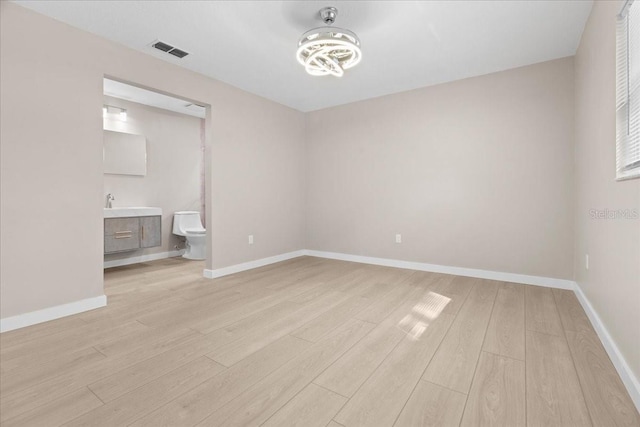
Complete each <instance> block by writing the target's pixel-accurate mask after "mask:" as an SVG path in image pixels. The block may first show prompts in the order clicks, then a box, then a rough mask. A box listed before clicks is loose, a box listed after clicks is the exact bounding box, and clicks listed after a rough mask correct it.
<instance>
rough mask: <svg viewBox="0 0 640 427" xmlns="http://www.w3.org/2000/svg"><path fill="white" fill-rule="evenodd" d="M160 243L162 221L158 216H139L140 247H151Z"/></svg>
mask: <svg viewBox="0 0 640 427" xmlns="http://www.w3.org/2000/svg"><path fill="white" fill-rule="evenodd" d="M161 244H162V221H161V217H159V216H141V217H140V247H141V248H153V247H154V246H160V245H161Z"/></svg>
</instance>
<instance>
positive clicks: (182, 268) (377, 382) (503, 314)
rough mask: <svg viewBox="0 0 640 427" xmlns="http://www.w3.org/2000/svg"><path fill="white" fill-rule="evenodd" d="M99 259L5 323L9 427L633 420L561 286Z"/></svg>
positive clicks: (4, 419)
mask: <svg viewBox="0 0 640 427" xmlns="http://www.w3.org/2000/svg"><path fill="white" fill-rule="evenodd" d="M203 267H204V266H203V264H202V263H201V262H193V261H186V260H183V259H180V258H176V259H167V260H161V261H155V262H150V263H143V264H138V265H133V266H128V267H120V268H113V269H109V270H106V271H105V293H106V294H107V296H108V301H109V304H108V306H107V307H105V308H101V309H98V310H94V311H90V312H86V313H82V314H79V315H76V316H71V317H66V318H63V319H59V320H55V321H51V322H48V323H43V324H40V325H35V326H31V327H28V328H24V329H21V330H16V331H11V332H7V333H4V334H2V335H0V424H1V425H2V426H36V427H39V426H43V427H53V426H58V425H66V426H87V425H91V426H129V425H133V426H154V427H155V426H196V425H197V426H210V425H211V426H231V425H233V426H260V425H262V426H272V427H282V426H303V427H314V426H317V427H325V426H329V427H352V426H371V427H385V426H440V427H449V426H484V425H487V426H507V427H516V426H569V427H573V426H595V427H599V426H637V427H640V417H639V415H638V412H637V411H636V409H635V407H634V406H633V403H632V402H631V400H630V398H629V396H628V394H627V392H626V390H625V388H624V386H623V385H622V382H621V380H620V378H619V377H618V375H617V373H616V371H615V369H614V367H613V365H612V363H611V361H610V360H609V358H608V356H607V354H606V352H605V350H604V348H603V347H602V344H601V343H600V341H599V339H598V337H597V335H596V333H595V331H594V330H593V328H592V326H591V324H590V322H589V320H588V318H587V316H586V314H585V313H584V311H583V310H582V307H581V306H580V304H579V303H578V301H577V299H576V297H575V296H574V294H573V293H572V292H570V291H563V290H556V289H554V290H552V289H548V288H541V287H535V286H526V285H518V284H513V283H503V282H496V281H491V280H483V279H474V278H468V277H458V276H448V275H443V274H436V273H427V272H418V271H410V270H402V269H395V268H387V267H380V266H372V265H364V264H355V263H349V262H342V261H333V260H325V259H320V258H312V257H301V258H296V259H292V260H289V261H285V262H281V263H278V264H273V265H269V266H266V267H262V268H259V269H254V270H250V271H246V272H242V273H238V274H235V275H232V276H227V277H223V278H219V279H215V280H209V279H204V278H202V269H203Z"/></svg>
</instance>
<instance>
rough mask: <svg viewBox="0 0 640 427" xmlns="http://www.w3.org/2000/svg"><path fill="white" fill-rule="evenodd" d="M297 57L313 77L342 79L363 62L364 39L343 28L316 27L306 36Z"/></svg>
mask: <svg viewBox="0 0 640 427" xmlns="http://www.w3.org/2000/svg"><path fill="white" fill-rule="evenodd" d="M296 56H297V58H298V62H299V63H300V64H302V65H303V66H304V67H305V69H306V70H307V73H309V74H311V75H312V76H326V75H333V76H336V77H341V76H342V75H343V74H344V70H347V69H349V68H352V67H354V66H356V65H357V64H358V63H359V62H360V60H361V59H362V51H361V50H360V39H358V36H356V35H355V34H354V33H353V32H351V31H349V30H344V29H342V28H337V27H321V28H315V29H313V30H310V31H307V32H306V33H304V34H303V35H302V37H301V38H300V41H299V42H298V51H297V53H296Z"/></svg>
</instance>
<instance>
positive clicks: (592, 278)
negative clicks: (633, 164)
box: [575, 1, 640, 378]
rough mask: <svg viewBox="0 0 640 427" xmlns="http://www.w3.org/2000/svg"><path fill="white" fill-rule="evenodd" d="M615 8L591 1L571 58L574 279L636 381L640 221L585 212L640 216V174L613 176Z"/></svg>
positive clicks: (639, 363)
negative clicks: (626, 178)
mask: <svg viewBox="0 0 640 427" xmlns="http://www.w3.org/2000/svg"><path fill="white" fill-rule="evenodd" d="M619 7H620V4H619V3H618V2H614V1H611V2H608V1H599V2H595V3H594V5H593V9H592V11H591V16H590V17H589V20H588V21H587V25H586V28H585V31H584V34H583V35H582V41H581V43H580V47H579V49H578V53H577V55H576V57H575V96H576V101H575V104H576V116H575V133H576V151H575V169H576V187H575V190H576V191H575V206H576V207H575V224H576V246H575V248H576V249H575V278H576V281H577V282H578V285H579V286H580V287H581V288H582V290H583V292H584V293H585V295H586V297H587V298H588V299H589V301H590V302H591V304H592V305H593V307H594V309H595V311H596V312H597V313H598V315H599V316H600V318H601V319H602V321H603V323H604V325H605V327H606V328H607V329H608V331H609V333H610V334H611V336H612V337H613V339H614V341H615V342H616V344H617V345H618V348H619V349H620V351H621V352H622V354H623V356H624V358H625V359H626V361H627V362H628V363H629V365H630V367H631V369H632V370H633V372H634V373H635V375H636V378H640V327H639V326H638V325H640V310H639V308H640V219H608V220H606V219H592V217H591V212H590V211H591V210H592V209H597V210H604V209H609V210H611V211H615V210H629V211H633V210H635V211H636V212H639V213H640V179H635V180H631V181H624V182H616V181H615V175H616V172H615V164H616V161H615V148H616V142H615V134H616V129H615V126H616V124H615V15H616V13H618V11H619ZM586 254H589V270H586V268H585V255H586Z"/></svg>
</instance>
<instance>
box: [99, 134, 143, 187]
mask: <svg viewBox="0 0 640 427" xmlns="http://www.w3.org/2000/svg"><path fill="white" fill-rule="evenodd" d="M103 147H104V148H103V155H104V173H106V174H115V175H138V176H145V175H146V174H147V138H145V137H144V135H134V134H132V133H124V132H115V131H111V130H105V131H104V142H103Z"/></svg>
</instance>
